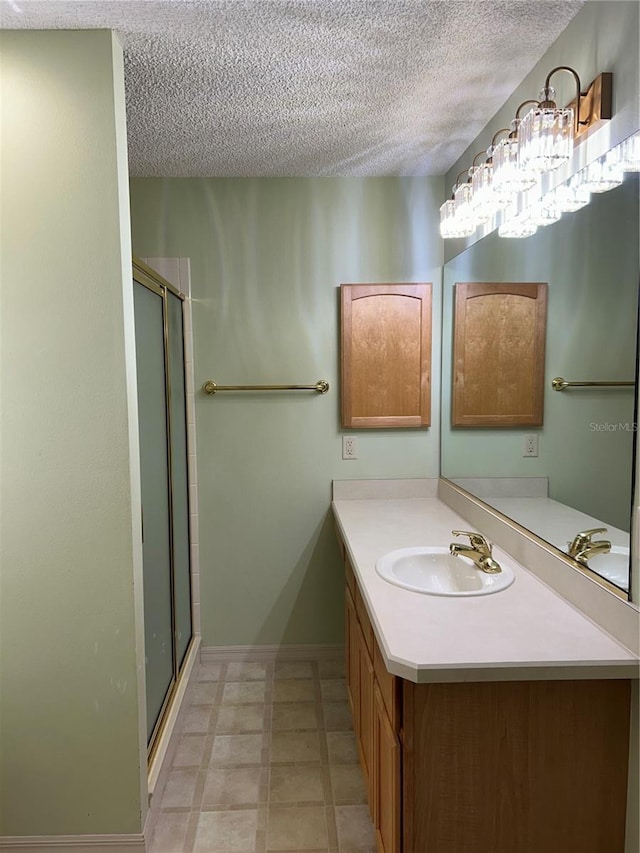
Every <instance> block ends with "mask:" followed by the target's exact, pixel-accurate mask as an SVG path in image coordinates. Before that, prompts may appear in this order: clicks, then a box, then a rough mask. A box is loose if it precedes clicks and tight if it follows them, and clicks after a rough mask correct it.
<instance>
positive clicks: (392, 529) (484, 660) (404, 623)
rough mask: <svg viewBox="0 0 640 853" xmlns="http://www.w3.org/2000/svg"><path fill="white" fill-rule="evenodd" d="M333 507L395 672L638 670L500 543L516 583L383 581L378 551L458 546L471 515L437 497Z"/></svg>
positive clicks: (470, 675) (573, 674)
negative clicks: (477, 585) (474, 589)
mask: <svg viewBox="0 0 640 853" xmlns="http://www.w3.org/2000/svg"><path fill="white" fill-rule="evenodd" d="M332 507H333V511H334V515H335V518H336V522H337V525H338V528H339V530H340V532H341V533H342V537H343V539H344V542H345V545H346V547H347V551H348V554H349V558H350V560H351V563H352V565H353V569H354V572H355V575H356V578H357V581H358V585H359V587H360V591H361V593H362V597H363V599H364V601H365V603H366V605H367V609H368V612H369V616H370V618H371V623H372V625H373V628H374V631H375V633H376V637H377V639H378V643H379V646H380V650H381V651H382V654H383V656H384V658H385V663H386V665H387V669H388V670H389V672H391V673H393V674H395V675H399V676H401V677H402V678H406V679H409V680H411V681H415V682H429V681H431V682H436V681H439V682H442V681H501V680H515V679H530V680H533V679H558V678H561V679H571V678H638V676H639V662H638V658H637V657H636V656H635V655H634V654H633V653H632V652H631V651H629V650H628V649H626V648H625V647H624V646H622V645H621V644H620V643H618V642H616V641H615V640H614V639H613V638H612V637H611V636H610V635H609V634H607V633H606V632H605V631H603V630H602V629H600V628H599V627H598V626H597V625H595V624H594V623H593V622H592V621H591V620H590V619H588V618H587V617H586V616H583V615H582V614H581V613H580V612H579V611H578V610H576V609H575V608H574V607H572V606H571V605H570V604H569V603H568V602H566V601H565V600H564V599H563V598H561V597H560V596H559V595H557V594H556V593H555V592H553V591H552V590H551V589H549V587H547V586H546V585H545V584H544V583H542V582H541V581H540V580H538V578H537V577H535V575H533V574H532V573H531V572H528V571H527V570H526V569H525V568H524V567H523V566H521V565H520V564H519V563H516V562H515V561H514V560H513V559H512V558H511V557H510V556H508V555H507V554H506V553H505V552H504V551H502V550H501V549H499V548H497V547H496V548H494V557H495V558H496V559H497V560H498V562H504V563H506V564H508V565H510V566H511V567H512V568H513V570H514V572H515V574H516V579H515V581H514V583H513V584H512V585H511V586H510V587H508V588H507V589H505V590H502V591H501V592H497V593H494V594H491V595H481V596H471V597H466V598H449V597H444V596H435V595H425V594H422V593H417V592H410V591H409V590H405V589H402V588H400V587H397V586H394V585H393V584H390V583H388V582H387V581H385V580H383V579H382V578H381V577H380V576H379V575H378V574H377V572H376V570H375V563H376V560H377V559H378V558H379V557H381V556H382V555H383V554H386V553H387V552H388V551H393V550H395V549H397V548H406V547H411V546H417V545H429V546H433V545H445V546H447V545H449V543H450V542H451V541H452V540H453V538H454V537H452V535H451V531H452V530H454V529H458V530H465V529H468V523H467V522H465V521H464V520H463V519H462V518H461V517H460V516H459V515H457V514H456V513H455V512H453V510H451V509H450V508H449V507H448V506H447V505H446V504H444V503H443V502H442V501H440V500H438V499H437V498H408V499H407V498H403V499H393V498H387V499H383V500H377V499H370V498H369V499H363V500H360V499H337V500H334V502H333V504H332Z"/></svg>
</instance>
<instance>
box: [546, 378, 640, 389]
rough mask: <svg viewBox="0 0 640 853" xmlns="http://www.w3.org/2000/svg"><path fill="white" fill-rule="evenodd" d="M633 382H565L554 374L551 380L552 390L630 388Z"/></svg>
mask: <svg viewBox="0 0 640 853" xmlns="http://www.w3.org/2000/svg"><path fill="white" fill-rule="evenodd" d="M635 384H636V383H635V382H567V380H566V379H563V378H562V376H556V378H555V379H552V380H551V387H552V388H553V390H554V391H564V389H565V388H575V387H579V388H622V387H625V388H632V387H633V386H634V385H635Z"/></svg>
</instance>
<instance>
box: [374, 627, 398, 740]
mask: <svg viewBox="0 0 640 853" xmlns="http://www.w3.org/2000/svg"><path fill="white" fill-rule="evenodd" d="M373 668H374V670H375V673H376V681H377V682H378V687H379V688H380V695H381V697H382V701H383V703H384V707H385V710H386V712H387V715H388V717H389V722H390V723H391V727H392V728H393V731H394V732H395V733H396V734H398V732H399V731H400V725H401V724H400V719H401V717H400V688H401V684H400V679H399V678H398V677H397V676H395V675H391V673H390V672H389V671H388V670H387V668H386V666H385V665H384V661H383V659H382V653H381V651H380V649H379V647H378V644H377V643H376V642H374V649H373Z"/></svg>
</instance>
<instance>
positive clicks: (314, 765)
mask: <svg viewBox="0 0 640 853" xmlns="http://www.w3.org/2000/svg"><path fill="white" fill-rule="evenodd" d="M189 701H190V704H189V705H188V707H187V709H186V714H184V715H183V717H182V723H181V729H180V732H179V733H178V736H179V741H178V745H177V749H176V752H175V755H174V759H173V764H172V767H171V771H170V773H169V777H168V780H167V785H166V787H165V790H164V794H163V798H162V802H161V811H160V814H159V816H158V821H157V824H156V829H155V832H154V836H153V839H152V843H151V853H285V851H287V853H300V851H304V853H375V839H374V833H373V827H372V825H371V821H370V819H369V811H368V807H367V805H366V793H365V788H364V783H363V779H362V773H361V771H360V767H359V765H358V757H357V752H356V744H355V737H354V734H353V729H352V724H351V717H350V713H349V708H348V705H347V695H346V689H345V682H344V668H343V664H342V662H341V661H299V662H295V663H275V664H272V663H268V664H264V663H229V664H215V665H213V664H212V665H201V666H200V669H199V671H198V680H197V683H196V684H195V686H194V688H193V690H192V692H191V695H190V700H189Z"/></svg>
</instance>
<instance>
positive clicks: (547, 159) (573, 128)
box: [518, 65, 582, 174]
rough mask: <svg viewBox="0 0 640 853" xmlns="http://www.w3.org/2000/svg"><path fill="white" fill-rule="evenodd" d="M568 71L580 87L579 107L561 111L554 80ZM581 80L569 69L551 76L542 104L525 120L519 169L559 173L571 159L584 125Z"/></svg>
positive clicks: (520, 142)
mask: <svg viewBox="0 0 640 853" xmlns="http://www.w3.org/2000/svg"><path fill="white" fill-rule="evenodd" d="M558 71H568V72H569V73H570V74H572V75H573V79H574V80H575V84H576V99H575V107H573V106H568V107H558V105H557V104H556V101H555V97H556V93H555V89H553V87H552V86H551V78H552V77H553V75H554V74H556V73H557V72H558ZM581 94H582V93H581V91H580V78H579V77H578V74H577V72H576V71H575V70H574V69H573V68H570V67H569V66H568V65H558V66H557V67H556V68H554V69H553V70H552V71H550V72H549V73H548V74H547V79H546V80H545V82H544V88H543V89H542V91H541V93H540V101H539V102H538V103H537V104H536V105H535V106H534V107H532V109H530V110H529V112H528V113H527V114H526V115H525V117H524V118H523V119H522V123H521V125H520V129H519V132H518V165H519V167H520V168H521V169H523V170H530V171H532V172H536V173H540V174H541V173H542V172H548V171H550V170H551V169H557V168H558V166H561V165H562V164H563V163H566V161H567V160H568V159H569V158H570V157H571V155H572V153H573V140H574V137H575V136H576V135H577V130H578V127H579V124H580V97H581Z"/></svg>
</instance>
